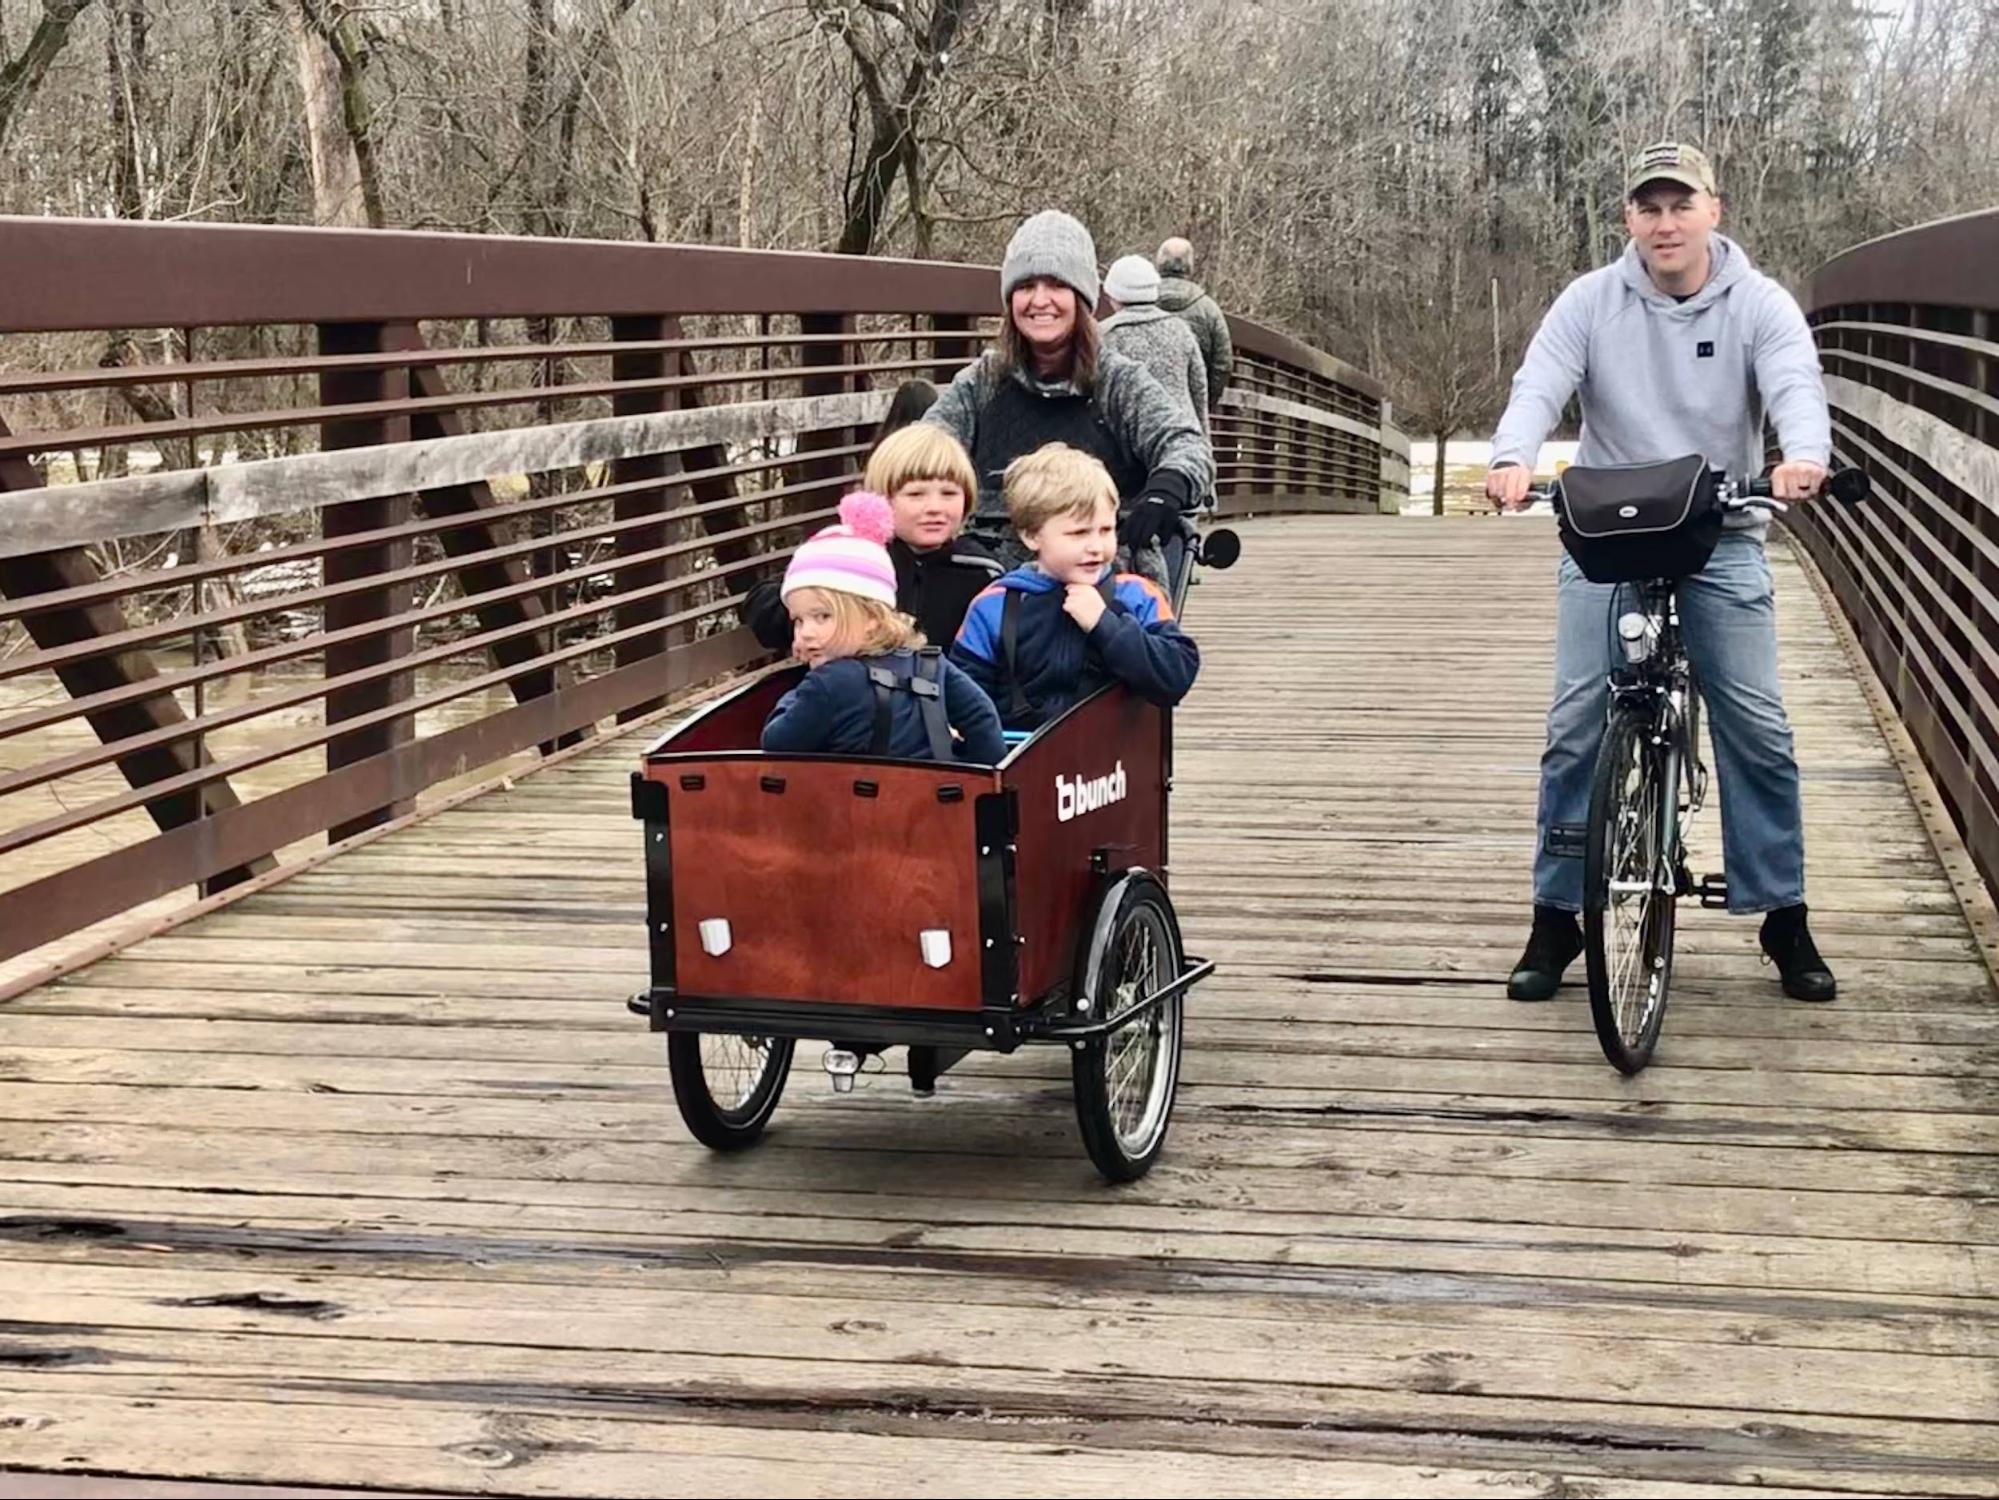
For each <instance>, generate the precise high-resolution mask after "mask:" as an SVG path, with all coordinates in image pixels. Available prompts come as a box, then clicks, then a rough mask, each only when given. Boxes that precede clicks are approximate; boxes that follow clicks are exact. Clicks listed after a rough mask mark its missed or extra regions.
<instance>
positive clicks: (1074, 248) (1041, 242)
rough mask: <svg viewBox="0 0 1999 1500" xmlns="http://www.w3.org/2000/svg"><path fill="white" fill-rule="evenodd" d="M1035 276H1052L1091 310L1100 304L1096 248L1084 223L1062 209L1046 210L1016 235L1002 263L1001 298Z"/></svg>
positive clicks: (1007, 297) (1010, 294)
mask: <svg viewBox="0 0 1999 1500" xmlns="http://www.w3.org/2000/svg"><path fill="white" fill-rule="evenodd" d="M1036 276H1052V277H1054V278H1055V280H1057V281H1059V282H1061V283H1062V284H1063V285H1064V286H1070V287H1074V288H1075V289H1076V295H1077V296H1078V297H1080V298H1082V299H1083V308H1084V310H1085V311H1089V310H1091V309H1093V308H1095V307H1096V305H1097V245H1096V241H1094V240H1092V239H1091V238H1090V231H1089V230H1087V229H1085V228H1084V227H1083V226H1082V223H1081V222H1080V221H1079V220H1077V219H1075V218H1073V217H1071V216H1070V215H1068V214H1065V213H1063V212H1062V211H1061V210H1059V209H1054V208H1045V209H1043V210H1042V211H1041V212H1040V213H1038V214H1036V215H1035V216H1034V217H1033V218H1031V219H1029V220H1028V221H1027V222H1026V223H1025V224H1022V225H1021V226H1020V228H1018V229H1016V230H1015V231H1014V232H1013V238H1012V239H1011V240H1010V241H1008V242H1007V247H1006V259H1005V260H1003V261H1001V262H1000V298H1001V300H1002V301H1005V300H1007V299H1009V298H1011V297H1012V296H1013V289H1014V288H1015V287H1017V286H1019V285H1020V284H1021V283H1022V282H1023V281H1031V280H1033V279H1034V278H1035V277H1036Z"/></svg>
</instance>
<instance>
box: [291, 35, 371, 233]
mask: <svg viewBox="0 0 1999 1500" xmlns="http://www.w3.org/2000/svg"><path fill="white" fill-rule="evenodd" d="M287 15H288V17H289V19H290V22H291V28H292V40H293V42H294V44H295V45H296V46H297V49H298V81H299V93H300V94H301V96H302V97H303V98H304V100H305V133H306V144H307V147H308V150H307V155H308V156H309V157H310V159H311V162H312V202H313V217H314V218H315V219H316V220H317V221H318V222H319V223H321V224H326V225H337V226H342V227H346V228H352V229H368V228H375V229H379V228H381V227H382V224H383V223H384V221H385V215H384V213H383V208H382V201H381V193H380V190H379V188H378V187H377V186H376V185H375V184H374V182H373V180H372V178H373V170H372V169H373V165H374V158H373V155H372V153H366V154H364V148H363V147H362V146H361V144H360V143H359V142H358V141H357V140H356V138H355V133H354V132H355V125H356V123H357V121H358V123H359V124H360V126H361V128H362V129H363V130H364V131H365V129H366V119H367V115H366V98H365V95H364V94H363V93H362V92H361V90H362V80H361V78H360V76H359V74H358V72H353V71H351V70H350V68H348V67H344V66H343V64H342V61H341V57H340V54H339V53H337V52H336V51H335V50H334V43H333V41H332V40H331V39H330V37H329V34H328V32H329V27H330V24H331V23H330V21H329V18H328V17H327V16H326V14H325V12H324V11H323V10H322V9H321V8H320V6H319V5H318V3H316V0H294V3H293V4H292V5H290V6H289V7H287Z"/></svg>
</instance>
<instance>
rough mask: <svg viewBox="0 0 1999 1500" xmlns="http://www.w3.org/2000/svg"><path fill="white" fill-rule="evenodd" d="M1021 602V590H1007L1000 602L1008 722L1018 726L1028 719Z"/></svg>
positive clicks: (1001, 644) (1001, 647) (1001, 645)
mask: <svg viewBox="0 0 1999 1500" xmlns="http://www.w3.org/2000/svg"><path fill="white" fill-rule="evenodd" d="M1020 601H1021V592H1020V590H1019V589H1008V590H1006V596H1005V598H1003V599H1002V600H1001V601H1000V655H1001V656H1002V657H1003V658H1005V661H1006V682H1007V705H1006V721H1007V722H1008V723H1009V724H1018V723H1020V722H1021V721H1022V720H1024V719H1025V718H1026V717H1027V712H1028V703H1027V692H1026V690H1025V689H1024V688H1022V687H1021V685H1020Z"/></svg>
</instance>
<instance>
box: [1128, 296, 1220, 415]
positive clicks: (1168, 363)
mask: <svg viewBox="0 0 1999 1500" xmlns="http://www.w3.org/2000/svg"><path fill="white" fill-rule="evenodd" d="M1103 334H1104V347H1105V348H1106V349H1115V350H1116V351H1117V352H1118V353H1119V354H1124V355H1129V356H1130V357H1131V358H1132V359H1135V360H1137V361H1138V362H1139V363H1140V364H1142V365H1144V366H1145V368H1146V369H1148V370H1150V371H1151V372H1152V378H1153V379H1154V380H1157V381H1158V382H1159V383H1160V384H1161V385H1163V386H1165V387H1166V394H1167V395H1169V396H1171V397H1172V398H1173V399H1174V401H1175V402H1177V403H1179V404H1181V405H1183V406H1184V407H1185V408H1186V409H1187V411H1188V412H1189V413H1190V414H1191V415H1192V416H1193V418H1194V420H1195V421H1197V422H1199V423H1200V424H1201V431H1202V432H1206V431H1207V430H1208V366H1207V363H1206V362H1205V361H1204V360H1203V359H1202V358H1201V341H1200V340H1199V339H1197V338H1195V337H1194V330H1193V329H1192V328H1190V327H1189V326H1188V325H1187V323H1186V321H1185V320H1184V319H1181V318H1178V317H1175V316H1174V315H1173V314H1172V313H1170V312H1168V311H1166V309H1165V308H1163V307H1160V306H1158V305H1157V304H1154V303H1148V302H1135V303H1133V304H1132V305H1131V306H1129V307H1127V308H1125V309H1123V310H1122V311H1121V312H1119V313H1118V314H1117V315H1116V316H1115V317H1111V318H1106V319H1105V320H1104V323H1103Z"/></svg>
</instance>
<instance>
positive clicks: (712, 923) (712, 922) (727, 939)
mask: <svg viewBox="0 0 1999 1500" xmlns="http://www.w3.org/2000/svg"><path fill="white" fill-rule="evenodd" d="M732 941H734V940H733V939H732V938H731V936H730V934H729V919H728V918H727V917H703V918H702V919H701V951H702V952H703V953H705V954H707V955H708V956H709V957H710V958H720V957H721V956H722V955H723V954H724V953H727V952H728V951H729V945H730V943H731V942H732Z"/></svg>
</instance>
